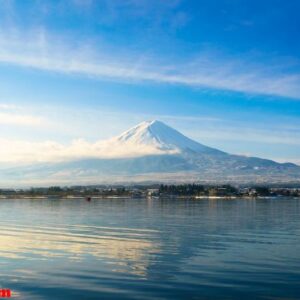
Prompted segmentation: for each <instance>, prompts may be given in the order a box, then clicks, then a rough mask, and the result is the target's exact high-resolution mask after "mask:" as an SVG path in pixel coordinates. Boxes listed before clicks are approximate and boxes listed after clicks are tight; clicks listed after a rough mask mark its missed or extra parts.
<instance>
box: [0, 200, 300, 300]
mask: <svg viewBox="0 0 300 300" xmlns="http://www.w3.org/2000/svg"><path fill="white" fill-rule="evenodd" d="M0 236H1V240H0V287H1V288H9V289H11V290H12V292H13V296H14V297H15V298H19V299H25V300H26V299H300V200H299V199H288V198H287V199H258V200H249V199H248V200H247V199H236V200H220V199H218V200H205V199H201V200H191V199H177V200H176V199H160V200H158V199H152V200H151V199H95V200H92V201H91V202H86V201H85V200H84V199H72V200H70V199H69V200H68V199H52V200H46V199H44V200H41V199H16V200H11V199H2V200H0Z"/></svg>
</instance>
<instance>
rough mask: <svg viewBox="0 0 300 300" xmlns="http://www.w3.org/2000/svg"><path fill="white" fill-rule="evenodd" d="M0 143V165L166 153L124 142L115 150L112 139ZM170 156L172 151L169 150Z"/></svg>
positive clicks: (6, 140) (1, 140)
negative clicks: (66, 142) (62, 142)
mask: <svg viewBox="0 0 300 300" xmlns="http://www.w3.org/2000/svg"><path fill="white" fill-rule="evenodd" d="M0 144H1V148H0V162H2V163H25V164H26V163H38V162H59V161H68V160H73V159H84V158H121V157H136V156H142V155H147V154H161V153H166V152H165V151H164V152H162V150H158V149H157V148H155V147H152V146H147V145H145V146H137V145H135V144H130V143H127V144H126V146H124V147H117V146H116V144H115V141H114V140H113V139H111V140H107V141H97V142H95V143H90V142H87V141H85V140H83V139H78V140H73V141H72V142H71V143H70V144H68V145H64V144H61V143H58V142H55V141H44V142H29V141H24V140H12V139H3V138H2V139H0ZM170 153H174V152H172V151H170Z"/></svg>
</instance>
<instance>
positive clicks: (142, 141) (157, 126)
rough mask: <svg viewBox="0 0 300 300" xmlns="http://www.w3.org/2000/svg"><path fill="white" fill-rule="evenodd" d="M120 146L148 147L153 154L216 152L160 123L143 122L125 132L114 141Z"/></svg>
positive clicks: (154, 121) (155, 121)
mask: <svg viewBox="0 0 300 300" xmlns="http://www.w3.org/2000/svg"><path fill="white" fill-rule="evenodd" d="M114 141H115V142H116V144H118V143H119V145H120V146H123V145H132V146H136V147H149V149H150V148H151V149H152V150H153V154H154V153H157V152H165V153H168V154H170V153H180V152H182V151H186V150H190V151H194V152H203V151H216V150H214V149H212V148H209V147H206V146H204V145H202V144H200V143H197V142H195V141H193V140H191V139H189V138H187V137H186V136H184V135H183V134H181V133H180V132H178V131H177V130H175V129H173V128H171V127H170V126H168V125H166V124H164V123H163V122H161V121H157V120H153V121H145V122H142V123H140V124H138V125H137V126H135V127H133V128H131V129H129V130H127V131H125V132H124V133H123V134H121V135H120V136H118V137H116V138H115V139H114Z"/></svg>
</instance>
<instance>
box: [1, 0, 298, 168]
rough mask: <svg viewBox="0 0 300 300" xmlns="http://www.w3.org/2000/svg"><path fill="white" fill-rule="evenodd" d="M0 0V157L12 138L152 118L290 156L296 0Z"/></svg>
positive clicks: (112, 131) (96, 134)
mask: <svg viewBox="0 0 300 300" xmlns="http://www.w3.org/2000/svg"><path fill="white" fill-rule="evenodd" d="M0 4H1V5H0V141H1V144H2V152H1V150H0V154H1V157H2V158H1V159H0V160H2V162H5V161H8V160H11V161H13V159H14V158H13V157H11V156H10V157H8V153H10V152H12V151H11V149H12V148H15V145H19V148H20V149H23V148H24V149H25V148H26V149H27V148H28V149H30V148H34V147H37V145H38V144H41V143H44V144H45V143H48V144H49V143H50V144H51V145H53V144H55V147H63V146H67V145H68V144H70V143H72V141H74V140H78V139H85V140H86V141H87V142H90V143H94V142H96V141H97V140H101V139H105V138H109V137H111V136H113V135H116V134H119V133H120V132H122V131H124V130H125V129H127V128H128V127H131V126H133V125H136V124H137V123H139V122H141V121H143V120H149V119H159V120H162V121H164V122H166V123H167V124H169V125H171V126H174V127H175V128H177V129H178V130H179V131H181V132H183V133H184V134H186V135H188V136H190V137H191V138H194V139H196V140H198V141H200V142H202V143H204V144H207V145H210V146H213V147H217V148H220V149H222V150H225V151H228V152H231V153H238V154H245V155H254V156H260V157H265V158H271V159H275V160H278V161H294V162H297V163H300V57H299V56H300V55H299V53H300V38H299V35H300V33H299V28H300V19H299V10H300V2H299V1H297V0H289V1H283V0H281V1H279V0H272V1H271V0H269V1H268V0H264V1H256V0H253V1H242V0H239V1H237V0H230V1H229V0H228V1H225V0H209V1H208V0H207V1H191V0H190V1H184V0H182V1H180V0H169V1H151V0H148V1H146V0H115V1H114V0H98V1H93V0H73V1H29V0H28V1H27V0H24V1H21V0H19V1H13V0H12V1H5V0H1V1H0ZM44 144H43V145H44ZM48 144H47V145H48ZM5 147H6V150H5V151H4V150H3V149H4V148H5ZM16 155H17V156H18V159H22V153H21V150H20V151H19V152H18V153H17V154H16ZM26 155H28V153H27V154H26Z"/></svg>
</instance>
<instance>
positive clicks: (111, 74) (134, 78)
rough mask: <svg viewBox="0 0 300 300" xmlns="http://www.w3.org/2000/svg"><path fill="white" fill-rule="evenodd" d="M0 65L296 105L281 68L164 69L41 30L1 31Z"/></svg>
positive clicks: (211, 65)
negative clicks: (250, 95)
mask: <svg viewBox="0 0 300 300" xmlns="http://www.w3.org/2000/svg"><path fill="white" fill-rule="evenodd" d="M82 44H83V45H84V46H81V45H82ZM122 51H124V50H122ZM122 51H121V49H120V51H119V52H122ZM108 53H110V54H108ZM120 56H122V57H120ZM0 62H2V63H9V64H14V65H18V66H23V67H30V68H36V69H40V70H46V71H53V72H60V73H66V74H78V75H83V76H89V77H93V78H95V79H108V80H118V81H125V82H139V81H150V82H156V83H165V84H179V85H188V86H193V87H201V88H212V89H223V90H230V91H237V92H246V93H260V94H266V95H275V96H284V97H290V98H295V99H300V74H298V73H294V74H290V73H284V72H283V71H280V68H279V67H278V69H276V67H274V66H263V65H260V66H257V65H256V66H254V65H251V64H250V63H248V62H247V61H246V60H245V61H243V60H241V61H236V60H232V59H230V58H226V59H225V58H221V57H213V56H210V55H207V54H202V55H201V54H199V57H198V58H197V59H194V60H192V61H187V62H181V63H176V64H173V65H172V64H171V65H170V64H169V62H166V63H165V64H163V63H162V62H161V61H160V62H158V61H156V59H150V58H147V57H146V56H145V55H144V54H141V55H139V54H133V53H124V52H122V54H112V51H110V52H109V51H108V50H103V49H102V50H101V49H97V48H95V47H93V46H92V45H91V44H88V43H85V42H84V43H81V44H80V46H76V45H75V46H74V44H73V45H72V44H68V43H66V42H65V41H64V40H63V39H58V38H53V37H49V35H48V34H47V32H45V31H43V30H38V31H35V32H34V33H32V32H31V33H30V34H29V35H28V34H27V36H26V35H21V34H20V32H19V31H17V30H10V31H9V30H8V31H7V32H3V31H2V32H1V31H0Z"/></svg>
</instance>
